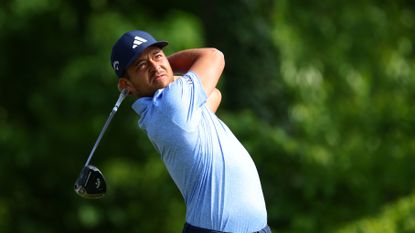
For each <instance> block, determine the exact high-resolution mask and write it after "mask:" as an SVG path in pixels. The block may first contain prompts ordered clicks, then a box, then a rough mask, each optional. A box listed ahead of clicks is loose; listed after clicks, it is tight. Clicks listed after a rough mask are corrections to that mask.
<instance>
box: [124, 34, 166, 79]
mask: <svg viewBox="0 0 415 233" xmlns="http://www.w3.org/2000/svg"><path fill="white" fill-rule="evenodd" d="M168 44H169V42H167V41H157V42H154V43H152V44H149V45H147V47H145V48H144V49H143V50H142V51H141V52H137V53H136V54H134V56H132V57H131V59H130V61H129V62H128V63H127V66H126V67H127V68H126V69H125V72H126V71H127V69H128V68H129V67H130V66H131V64H133V62H134V61H135V60H137V58H138V57H139V56H140V55H141V54H142V53H143V52H144V50H146V49H147V48H149V47H152V46H156V47H159V48H161V49H162V48H164V47H165V46H166V45H168Z"/></svg>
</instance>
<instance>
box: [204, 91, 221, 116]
mask: <svg viewBox="0 0 415 233" xmlns="http://www.w3.org/2000/svg"><path fill="white" fill-rule="evenodd" d="M221 101H222V94H221V93H220V91H219V90H218V89H217V88H215V89H214V90H213V91H212V92H211V93H210V95H209V96H208V99H207V102H206V106H207V107H208V108H209V109H210V110H211V111H212V112H216V110H218V108H219V105H220V102H221Z"/></svg>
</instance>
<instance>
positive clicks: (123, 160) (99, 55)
mask: <svg viewBox="0 0 415 233" xmlns="http://www.w3.org/2000/svg"><path fill="white" fill-rule="evenodd" d="M0 29H1V30H0V31H1V32H0V51H1V52H0V97H1V98H0V184H1V188H0V232H22V233H31V232H43V233H49V232H160V233H163V232H166V233H170V232H181V228H182V225H183V223H184V213H185V207H184V205H183V202H182V198H181V196H180V193H179V191H178V190H177V188H176V187H175V186H174V184H173V182H172V180H171V179H170V178H169V176H168V174H167V172H166V171H165V169H164V166H163V164H162V163H161V161H160V159H159V156H158V155H157V153H156V152H155V150H154V149H153V147H152V145H151V143H150V142H149V141H148V139H147V138H146V136H145V135H144V134H143V133H142V132H141V131H140V130H139V129H138V127H137V116H136V115H135V113H134V112H133V111H132V110H131V108H130V107H129V106H130V105H131V103H132V101H133V100H132V99H127V100H126V101H125V102H124V103H123V105H122V106H121V108H120V110H119V112H118V113H117V115H116V116H115V118H114V120H113V122H112V123H111V125H110V127H109V130H108V131H107V133H106V135H105V136H104V138H103V140H102V143H101V144H100V146H99V148H98V149H97V151H96V154H95V157H94V159H93V163H94V164H96V165H97V166H98V167H100V168H101V170H102V171H103V173H104V174H105V175H106V178H107V181H108V183H109V191H108V194H107V196H106V197H105V198H104V199H100V200H84V199H81V198H80V197H78V196H76V194H75V193H74V192H73V183H74V181H75V179H76V177H77V176H78V173H79V171H80V169H81V167H82V165H83V163H84V161H85V159H86V157H87V156H88V154H89V152H90V150H91V147H92V145H93V143H94V142H95V140H96V137H97V136H98V133H99V131H100V130H101V127H102V125H103V123H104V121H105V119H106V118H107V116H108V115H107V114H109V112H110V110H111V108H112V106H113V104H114V103H115V100H116V98H117V96H118V91H117V89H116V81H117V80H116V78H115V75H114V74H113V71H112V70H111V67H110V64H109V63H110V62H109V54H110V50H111V46H112V44H113V42H114V41H115V40H116V39H117V38H118V37H119V36H120V35H121V34H122V33H123V32H125V31H127V30H132V29H143V30H147V31H149V32H151V33H152V34H153V35H155V36H156V38H159V39H165V40H168V41H169V42H170V45H169V46H168V47H167V48H166V53H167V54H170V53H172V52H174V51H177V50H180V49H185V48H190V47H207V46H212V47H217V48H219V49H220V50H222V51H223V52H224V53H225V57H226V68H225V72H224V75H223V77H222V81H221V83H220V89H221V90H222V93H223V102H222V105H221V107H220V109H219V111H218V115H219V116H220V117H221V118H222V119H223V120H224V121H225V122H226V123H227V124H228V125H229V127H230V128H231V129H232V130H233V131H234V133H235V134H236V135H237V136H238V137H239V138H240V140H241V141H242V142H243V144H244V145H245V146H246V148H247V149H248V150H249V151H250V153H251V155H252V157H253V159H254V160H255V163H256V165H257V168H258V170H259V173H260V176H261V180H262V184H263V189H264V194H265V198H266V201H267V208H268V215H269V225H270V226H271V227H272V228H273V231H274V232H286V233H293V232H339V233H351V232H368V233H372V232H376V233H377V232H385V233H392V232H415V221H414V219H415V201H414V200H415V190H414V187H415V181H414V177H415V155H414V153H415V137H414V136H415V133H414V132H415V117H414V116H415V101H414V99H415V77H414V74H415V56H414V54H415V48H414V46H415V44H414V42H415V39H414V35H415V4H414V1H410V0H394V1H387V0H385V1H375V0H360V1H343V0H336V1H318V2H316V1H314V2H313V1H306V0H298V1H288V0H279V1H273V0H256V1H247V0H231V1H216V0H213V1H207V0H200V1H188V0H184V1H180V2H176V1H161V2H160V1H146V2H142V1H132V0H125V1H108V0H87V1H81V0H75V1H64V0H6V1H3V2H2V3H1V7H0Z"/></svg>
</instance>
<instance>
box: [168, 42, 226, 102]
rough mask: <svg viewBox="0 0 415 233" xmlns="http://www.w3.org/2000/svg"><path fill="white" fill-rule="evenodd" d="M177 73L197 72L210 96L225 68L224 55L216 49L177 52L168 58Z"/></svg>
mask: <svg viewBox="0 0 415 233" xmlns="http://www.w3.org/2000/svg"><path fill="white" fill-rule="evenodd" d="M168 60H169V63H170V66H171V68H172V70H173V72H175V73H185V72H187V71H189V70H191V71H193V72H195V73H196V74H197V76H198V78H199V79H200V81H201V82H202V86H203V89H204V90H205V92H206V94H207V95H208V96H209V95H210V93H211V92H212V91H213V90H214V89H215V88H216V85H217V83H218V81H219V78H220V76H221V74H222V71H223V69H224V66H225V59H224V55H223V53H222V52H221V51H219V50H217V49H215V48H196V49H187V50H182V51H179V52H176V53H174V54H172V55H170V56H168Z"/></svg>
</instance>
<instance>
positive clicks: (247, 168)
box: [111, 30, 271, 233]
mask: <svg viewBox="0 0 415 233" xmlns="http://www.w3.org/2000/svg"><path fill="white" fill-rule="evenodd" d="M167 44H168V43H167V42H165V41H157V40H156V39H155V38H153V36H151V35H150V34H149V33H147V32H144V31H139V30H134V31H129V32H126V33H124V34H123V35H122V36H121V37H120V38H119V39H118V40H117V41H116V43H115V44H114V46H113V48H112V54H111V65H112V67H113V69H114V71H115V73H116V75H117V76H118V88H119V89H120V90H127V91H128V93H129V95H131V96H133V97H135V98H137V100H136V101H135V102H134V103H133V105H132V108H133V109H134V110H135V111H136V112H137V114H138V115H139V121H138V125H139V127H140V128H141V129H142V130H144V132H145V133H146V134H147V136H148V138H149V139H150V141H151V142H152V143H153V144H154V147H155V149H156V150H157V151H158V152H159V153H160V155H161V158H162V160H163V162H164V164H165V166H166V168H167V170H168V172H169V174H170V175H171V177H172V179H173V180H174V182H175V183H176V185H177V187H178V188H179V190H180V192H181V194H182V195H183V198H184V201H185V204H186V223H185V225H184V229H183V232H184V233H196V232H197V233H209V232H216V233H218V232H235V233H251V232H263V233H269V232H271V230H270V228H269V227H268V225H267V212H266V207H265V201H264V197H263V193H262V188H261V183H260V180H259V176H258V172H257V170H256V167H255V164H254V162H253V160H252V158H251V157H250V155H249V154H248V152H247V151H246V149H245V148H244V147H243V146H242V144H241V143H240V142H239V141H238V139H237V138H236V137H235V136H234V135H233V133H232V132H231V131H230V130H229V128H228V127H227V126H226V125H225V124H224V123H223V122H222V121H221V120H220V119H219V118H218V117H217V116H216V115H215V111H216V109H217V108H218V106H219V104H220V101H221V94H220V92H219V90H218V89H216V84H217V83H218V80H219V78H220V76H221V74H222V71H223V69H224V64H225V61H224V56H223V54H222V52H220V51H219V50H217V49H213V48H197V49H188V50H183V51H179V52H176V53H174V54H172V55H170V56H166V55H165V54H164V52H163V50H162V49H163V47H164V46H166V45H167ZM174 73H181V74H183V76H182V77H181V78H176V77H175V76H174Z"/></svg>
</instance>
